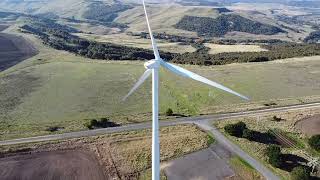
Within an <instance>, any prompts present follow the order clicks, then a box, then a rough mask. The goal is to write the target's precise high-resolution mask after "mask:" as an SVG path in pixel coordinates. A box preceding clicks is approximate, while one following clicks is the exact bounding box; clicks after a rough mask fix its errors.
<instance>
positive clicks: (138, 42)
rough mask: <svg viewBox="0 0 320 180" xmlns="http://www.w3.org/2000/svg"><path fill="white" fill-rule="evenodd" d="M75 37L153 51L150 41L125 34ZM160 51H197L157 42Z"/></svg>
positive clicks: (182, 46) (187, 47) (175, 44)
mask: <svg viewBox="0 0 320 180" xmlns="http://www.w3.org/2000/svg"><path fill="white" fill-rule="evenodd" d="M75 35H77V36H79V37H81V38H85V39H88V40H93V41H97V42H110V43H114V44H119V45H124V46H129V47H138V48H143V49H150V50H152V46H151V44H150V39H144V38H140V37H136V36H130V35H127V34H125V33H121V34H110V35H94V34H83V33H76V34H75ZM157 45H158V47H159V50H161V51H165V52H172V53H185V52H194V51H196V49H195V48H194V47H192V46H191V45H182V44H179V43H170V42H166V41H157Z"/></svg>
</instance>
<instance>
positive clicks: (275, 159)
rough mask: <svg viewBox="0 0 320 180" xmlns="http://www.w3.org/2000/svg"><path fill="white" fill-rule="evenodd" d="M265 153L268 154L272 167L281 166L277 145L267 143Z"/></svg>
mask: <svg viewBox="0 0 320 180" xmlns="http://www.w3.org/2000/svg"><path fill="white" fill-rule="evenodd" d="M266 155H267V156H268V159H269V163H270V164H271V165H272V166H273V167H277V168H279V167H281V165H282V158H281V148H280V146H277V145H273V144H272V145H269V146H268V147H267V149H266Z"/></svg>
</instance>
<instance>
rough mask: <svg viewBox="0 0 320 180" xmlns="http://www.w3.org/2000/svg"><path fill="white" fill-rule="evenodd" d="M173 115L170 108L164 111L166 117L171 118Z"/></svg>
mask: <svg viewBox="0 0 320 180" xmlns="http://www.w3.org/2000/svg"><path fill="white" fill-rule="evenodd" d="M172 115H173V111H172V109H171V108H168V109H167V111H166V116H172Z"/></svg>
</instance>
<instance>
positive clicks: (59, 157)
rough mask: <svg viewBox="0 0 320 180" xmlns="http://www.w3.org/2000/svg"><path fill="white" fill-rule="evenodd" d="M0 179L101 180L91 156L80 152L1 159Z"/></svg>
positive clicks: (101, 173)
mask: <svg viewBox="0 0 320 180" xmlns="http://www.w3.org/2000/svg"><path fill="white" fill-rule="evenodd" d="M0 177H1V178H3V179H25V180H29V179H30V180H42V179H47V180H49V179H60V180H64V179H65V180H67V179H79V180H87V179H91V180H104V179H105V177H104V174H103V169H102V168H101V166H100V165H99V163H98V161H97V160H96V159H95V157H94V155H93V154H90V153H89V152H84V151H56V152H42V153H34V154H28V155H17V156H12V157H7V158H2V159H1V162H0Z"/></svg>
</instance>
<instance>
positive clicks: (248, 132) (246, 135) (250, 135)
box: [242, 129, 255, 140]
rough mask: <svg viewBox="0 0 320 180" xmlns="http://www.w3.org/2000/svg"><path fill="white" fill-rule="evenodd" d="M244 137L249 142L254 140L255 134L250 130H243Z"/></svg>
mask: <svg viewBox="0 0 320 180" xmlns="http://www.w3.org/2000/svg"><path fill="white" fill-rule="evenodd" d="M242 137H243V138H246V139H249V140H253V139H254V138H255V132H254V131H252V130H250V129H245V130H243V134H242Z"/></svg>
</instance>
